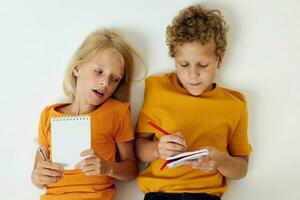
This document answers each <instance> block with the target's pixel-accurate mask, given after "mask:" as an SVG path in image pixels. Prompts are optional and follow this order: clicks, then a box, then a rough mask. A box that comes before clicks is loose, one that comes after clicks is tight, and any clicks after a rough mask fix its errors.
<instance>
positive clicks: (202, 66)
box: [199, 64, 208, 68]
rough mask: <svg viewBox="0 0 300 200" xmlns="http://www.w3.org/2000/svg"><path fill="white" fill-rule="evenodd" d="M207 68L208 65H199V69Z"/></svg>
mask: <svg viewBox="0 0 300 200" xmlns="http://www.w3.org/2000/svg"><path fill="white" fill-rule="evenodd" d="M207 66H208V64H207V65H203V64H199V67H201V68H206V67H207Z"/></svg>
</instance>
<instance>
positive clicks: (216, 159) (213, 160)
mask: <svg viewBox="0 0 300 200" xmlns="http://www.w3.org/2000/svg"><path fill="white" fill-rule="evenodd" d="M204 148H205V149H207V150H208V151H209V153H208V155H207V156H204V157H202V158H199V159H198V160H194V161H191V160H190V161H185V162H184V165H187V166H190V167H191V168H193V169H199V170H202V171H206V172H210V171H215V170H218V168H219V167H221V166H222V165H223V163H224V161H225V159H226V157H227V156H228V154H226V153H225V152H222V151H219V150H217V149H216V148H213V147H204ZM204 148H203V149H204Z"/></svg>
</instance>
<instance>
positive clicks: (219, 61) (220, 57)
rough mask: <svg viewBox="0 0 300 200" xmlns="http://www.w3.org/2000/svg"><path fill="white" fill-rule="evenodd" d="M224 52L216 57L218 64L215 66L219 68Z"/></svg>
mask: <svg viewBox="0 0 300 200" xmlns="http://www.w3.org/2000/svg"><path fill="white" fill-rule="evenodd" d="M223 58H224V53H222V54H221V55H220V56H219V58H218V65H217V68H218V69H219V68H220V67H221V65H222V63H223Z"/></svg>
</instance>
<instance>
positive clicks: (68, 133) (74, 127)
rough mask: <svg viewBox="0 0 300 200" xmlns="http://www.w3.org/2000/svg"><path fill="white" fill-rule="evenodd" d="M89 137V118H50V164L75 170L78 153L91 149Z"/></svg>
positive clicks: (79, 158)
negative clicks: (57, 164) (61, 165)
mask: <svg viewBox="0 0 300 200" xmlns="http://www.w3.org/2000/svg"><path fill="white" fill-rule="evenodd" d="M90 135H91V121H90V117H89V116H78V117H75V116H74V117H58V118H57V117H56V118H51V144H52V162H54V163H60V164H63V165H64V166H65V167H64V168H65V169H75V165H76V164H77V163H79V162H80V161H81V160H82V159H83V158H82V157H81V156H80V153H81V152H82V151H84V150H87V149H90V148H91V137H90Z"/></svg>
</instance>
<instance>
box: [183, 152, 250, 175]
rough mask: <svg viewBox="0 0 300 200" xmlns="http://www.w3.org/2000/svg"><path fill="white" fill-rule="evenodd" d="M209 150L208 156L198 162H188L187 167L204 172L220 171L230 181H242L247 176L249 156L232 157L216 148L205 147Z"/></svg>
mask: <svg viewBox="0 0 300 200" xmlns="http://www.w3.org/2000/svg"><path fill="white" fill-rule="evenodd" d="M204 148H206V149H208V150H209V154H208V156H205V157H203V158H200V159H199V160H196V161H186V162H185V165H187V166H190V167H192V168H193V169H199V170H203V171H214V170H218V171H219V172H220V173H221V174H222V175H223V176H225V177H226V178H230V179H241V178H243V177H244V176H246V174H247V169H248V156H231V155H230V154H228V153H227V152H223V151H219V150H217V149H215V148H214V147H204Z"/></svg>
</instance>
